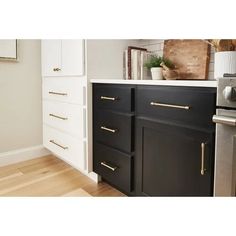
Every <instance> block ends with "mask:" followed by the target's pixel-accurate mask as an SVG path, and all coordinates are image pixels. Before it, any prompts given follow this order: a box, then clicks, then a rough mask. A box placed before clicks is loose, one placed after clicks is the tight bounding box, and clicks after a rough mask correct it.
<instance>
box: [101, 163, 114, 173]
mask: <svg viewBox="0 0 236 236" xmlns="http://www.w3.org/2000/svg"><path fill="white" fill-rule="evenodd" d="M100 164H101V165H102V166H105V167H106V168H108V169H110V170H112V171H115V170H116V169H117V167H115V166H114V167H113V166H111V165H108V164H107V163H106V162H105V161H102V162H100Z"/></svg>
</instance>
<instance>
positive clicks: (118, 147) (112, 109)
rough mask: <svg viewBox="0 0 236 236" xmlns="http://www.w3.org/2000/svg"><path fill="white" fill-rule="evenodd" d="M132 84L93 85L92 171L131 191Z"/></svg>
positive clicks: (121, 189) (132, 140) (132, 191)
mask: <svg viewBox="0 0 236 236" xmlns="http://www.w3.org/2000/svg"><path fill="white" fill-rule="evenodd" d="M134 90H135V87H134V86H129V85H109V84H95V85H93V171H94V172H96V173H97V174H99V175H100V176H101V177H102V179H103V180H105V181H107V182H108V183H110V184H111V185H112V186H114V187H116V188H118V189H119V190H120V191H122V192H124V193H125V194H127V195H134V156H133V152H134Z"/></svg>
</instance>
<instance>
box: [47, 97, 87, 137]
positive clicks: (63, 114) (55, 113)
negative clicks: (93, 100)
mask: <svg viewBox="0 0 236 236" xmlns="http://www.w3.org/2000/svg"><path fill="white" fill-rule="evenodd" d="M84 115H85V110H84V109H83V107H82V106H80V105H74V104H68V103H60V102H52V101H44V102H43V123H44V124H47V125H50V126H53V127H54V128H57V129H59V130H62V131H65V132H67V133H70V134H72V135H75V136H77V137H78V138H85V137H86V134H85V126H84V120H85V117H84Z"/></svg>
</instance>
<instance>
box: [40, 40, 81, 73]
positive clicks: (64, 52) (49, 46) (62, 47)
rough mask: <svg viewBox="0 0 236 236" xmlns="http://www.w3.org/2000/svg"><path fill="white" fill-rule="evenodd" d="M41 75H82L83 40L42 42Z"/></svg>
mask: <svg viewBox="0 0 236 236" xmlns="http://www.w3.org/2000/svg"><path fill="white" fill-rule="evenodd" d="M42 75H43V76H45V77H46V76H82V75H84V40H78V39H63V40H50V39H49V40H42Z"/></svg>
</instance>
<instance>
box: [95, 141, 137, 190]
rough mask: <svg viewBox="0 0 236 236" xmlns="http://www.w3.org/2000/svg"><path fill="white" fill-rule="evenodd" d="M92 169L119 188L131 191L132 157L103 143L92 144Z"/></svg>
mask: <svg viewBox="0 0 236 236" xmlns="http://www.w3.org/2000/svg"><path fill="white" fill-rule="evenodd" d="M93 160H94V162H93V169H94V171H95V172H96V173H98V174H99V175H101V176H102V178H104V179H105V180H107V181H108V182H109V183H111V184H113V185H114V186H116V187H117V188H119V189H120V190H122V191H124V192H126V193H129V192H130V191H132V175H133V172H132V169H133V168H132V157H131V156H130V155H128V154H124V153H122V152H120V151H117V150H115V149H113V148H110V147H107V146H105V145H102V144H99V143H95V144H94V156H93Z"/></svg>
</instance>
